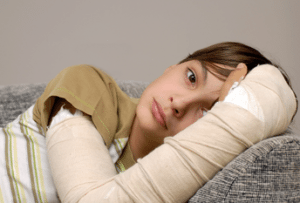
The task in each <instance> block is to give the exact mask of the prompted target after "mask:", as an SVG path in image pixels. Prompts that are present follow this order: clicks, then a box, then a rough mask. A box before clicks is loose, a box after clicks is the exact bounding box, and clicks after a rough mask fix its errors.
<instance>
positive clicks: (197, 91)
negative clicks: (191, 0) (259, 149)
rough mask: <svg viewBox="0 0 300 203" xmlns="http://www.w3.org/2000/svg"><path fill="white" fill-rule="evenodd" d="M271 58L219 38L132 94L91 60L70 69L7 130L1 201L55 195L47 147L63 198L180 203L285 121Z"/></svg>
mask: <svg viewBox="0 0 300 203" xmlns="http://www.w3.org/2000/svg"><path fill="white" fill-rule="evenodd" d="M260 64H269V65H262V66H258V67H256V66H257V65H260ZM271 65H273V64H272V63H271V62H270V61H269V60H268V59H266V58H265V57H264V56H262V55H261V54H260V53H259V52H258V51H257V50H255V49H253V48H251V47H248V46H246V45H243V44H240V43H220V44H216V45H213V46H211V47H208V48H205V49H202V50H199V51H197V52H195V53H194V54H192V55H190V56H188V57H187V58H186V59H184V60H183V61H181V62H180V63H179V64H176V65H174V66H171V67H169V68H168V69H167V70H166V71H165V73H164V74H163V75H162V76H161V77H160V78H158V79H157V80H156V81H154V82H153V83H152V84H151V85H149V86H148V87H147V88H146V90H145V91H144V93H143V95H142V96H141V98H140V100H139V101H137V100H134V99H130V98H128V97H127V96H126V95H125V94H124V93H123V92H122V91H121V90H120V89H119V88H118V87H117V85H116V83H115V82H114V81H113V80H112V79H111V78H110V77H109V76H107V75H106V74H105V73H103V72H101V71H100V70H98V69H96V68H94V67H91V66H76V67H70V68H67V69H65V70H63V71H62V72H61V73H60V74H59V75H58V76H57V77H56V78H54V79H53V80H52V81H51V82H50V83H49V84H48V86H47V87H46V89H45V92H44V93H43V95H42V96H41V97H40V98H39V99H38V100H37V102H36V104H35V105H34V106H32V107H31V108H30V109H29V110H28V111H27V112H25V113H24V114H23V115H21V116H20V117H19V118H18V119H17V120H16V121H15V122H13V123H11V124H9V125H8V126H7V127H6V129H4V131H3V132H4V136H3V137H5V139H6V140H5V143H6V145H5V146H3V148H2V149H5V153H3V154H6V157H5V161H4V162H3V163H1V164H3V167H1V168H2V169H3V168H4V169H5V170H3V173H1V174H6V175H4V178H3V180H4V181H3V182H2V183H1V190H2V191H6V192H7V193H5V198H6V199H7V200H8V201H10V200H11V201H12V198H14V199H13V200H14V201H22V200H24V199H26V200H28V201H30V200H32V202H33V201H35V202H37V201H41V200H48V201H58V199H57V197H56V195H55V187H54V185H53V182H52V179H51V173H50V171H49V165H48V161H47V157H46V148H47V153H48V157H49V161H50V166H51V169H52V176H53V179H54V181H55V186H56V189H57V191H58V194H59V197H60V199H61V200H62V201H63V202H96V201H97V202H105V201H107V202H133V201H136V202H184V201H187V200H188V198H189V197H191V196H192V195H193V194H194V193H195V192H196V190H197V189H198V188H199V187H201V186H202V185H203V184H204V183H205V182H206V181H207V180H209V179H210V178H211V177H213V175H214V174H215V173H216V172H217V171H218V170H220V169H221V168H222V167H224V166H225V165H226V164H227V163H228V162H229V161H230V160H232V159H233V158H234V157H236V156H237V155H238V154H239V153H241V152H242V151H243V150H245V149H246V148H247V147H250V146H251V145H252V144H254V143H256V142H258V141H260V140H261V139H264V138H267V137H270V136H274V135H277V134H280V133H282V132H283V131H285V130H286V128H287V127H288V125H289V124H290V122H291V120H292V118H293V116H294V115H295V113H296V109H297V102H296V101H297V100H296V96H295V94H294V93H293V91H292V89H291V87H290V83H289V80H288V77H287V75H286V74H285V72H284V71H283V70H282V69H281V68H279V67H278V68H275V67H274V66H271ZM255 67H256V68H255ZM252 69H253V70H252ZM247 72H250V73H249V74H248V75H247V77H246V78H245V80H243V81H242V82H241V83H240V85H237V84H238V83H236V82H240V81H241V78H243V77H245V76H246V74H247ZM224 81H226V82H224ZM231 87H232V88H231ZM229 89H231V90H230V91H229ZM228 91H229V94H228V96H227V97H226V98H225V96H226V95H227V93H228ZM283 92H284V94H283ZM265 95H268V96H267V98H266V97H265ZM224 99H225V100H224ZM223 100H224V101H223ZM274 108H275V109H277V111H274ZM206 114H207V115H206ZM204 115H206V116H205V117H203V116H204ZM202 117H203V118H202ZM199 118H202V119H200V120H199ZM18 122H19V123H18ZM278 123H280V124H281V125H278ZM188 126H190V127H188ZM187 127H188V128H187ZM15 134H19V135H20V136H21V138H17V139H23V140H24V141H23V145H22V144H20V143H21V141H19V140H17V141H16V138H15V137H14V135H15ZM44 135H46V139H47V147H46V143H45V139H44V137H43V136H44ZM14 143H15V145H14ZM15 146H16V147H17V148H15ZM35 148H37V150H35ZM154 149H155V150H154ZM22 150H23V151H22ZM21 151H22V152H21ZM9 152H11V153H9ZM12 152H16V153H12ZM150 152H151V153H150ZM19 154H22V155H23V157H22V156H21V155H19ZM24 156H25V157H24ZM21 157H22V158H21ZM16 160H18V161H16ZM37 162H39V164H36V163H37ZM18 163H19V164H18ZM5 165H6V167H5ZM131 166H132V167H131ZM129 168H130V169H129ZM126 169H128V170H126ZM125 170H126V171H125ZM117 171H118V172H120V171H125V172H124V173H120V174H117ZM21 173H22V174H21ZM9 191H10V192H9Z"/></svg>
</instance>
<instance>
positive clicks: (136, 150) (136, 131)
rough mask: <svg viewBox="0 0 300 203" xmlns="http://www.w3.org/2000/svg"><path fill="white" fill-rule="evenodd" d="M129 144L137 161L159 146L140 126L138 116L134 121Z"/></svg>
mask: <svg viewBox="0 0 300 203" xmlns="http://www.w3.org/2000/svg"><path fill="white" fill-rule="evenodd" d="M129 144H130V149H131V152H132V155H133V158H134V160H135V161H137V159H139V158H143V157H144V156H146V155H147V154H149V153H150V152H151V151H152V150H154V149H155V148H156V147H158V143H156V142H153V141H151V140H150V139H149V138H148V137H147V136H146V135H145V133H144V132H143V131H142V130H141V129H140V128H139V124H138V120H137V119H136V118H135V119H134V121H133V125H132V129H131V134H130V136H129Z"/></svg>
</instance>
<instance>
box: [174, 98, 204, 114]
mask: <svg viewBox="0 0 300 203" xmlns="http://www.w3.org/2000/svg"><path fill="white" fill-rule="evenodd" d="M169 100H170V102H171V109H172V112H173V115H174V116H175V117H177V118H181V117H183V116H184V115H185V114H186V113H187V112H188V111H189V110H192V109H195V111H196V109H199V108H200V103H201V102H200V100H201V99H200V97H199V95H192V94H189V95H186V96H179V95H173V96H171V97H170V98H169Z"/></svg>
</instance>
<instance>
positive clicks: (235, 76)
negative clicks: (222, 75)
mask: <svg viewBox="0 0 300 203" xmlns="http://www.w3.org/2000/svg"><path fill="white" fill-rule="evenodd" d="M247 72H248V68H247V66H246V64H244V63H239V64H238V66H237V67H236V69H235V70H233V71H232V72H231V73H230V74H229V76H228V78H227V79H226V81H225V83H224V84H223V86H222V88H221V91H220V97H219V101H223V100H224V99H225V97H226V96H227V94H228V92H229V90H230V88H231V87H232V85H233V83H234V82H241V81H242V80H243V79H244V77H245V76H246V75H247Z"/></svg>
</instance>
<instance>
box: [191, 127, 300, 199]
mask: <svg viewBox="0 0 300 203" xmlns="http://www.w3.org/2000/svg"><path fill="white" fill-rule="evenodd" d="M195 202H300V136H299V135H294V134H289V133H286V134H284V135H281V136H277V137H273V138H269V139H266V140H264V141H261V142H259V143H257V144H256V145H254V146H252V147H251V148H249V149H248V150H246V151H245V152H244V153H242V154H241V155H239V156H238V157H237V158H236V159H234V160H233V161H232V162H230V163H229V164H228V165H227V166H226V167H225V168H224V169H223V170H222V171H220V172H219V173H218V174H217V175H216V176H215V177H214V178H213V179H212V180H210V181H209V182H207V183H206V184H205V185H204V186H203V187H202V188H201V189H199V190H198V191H197V193H196V194H195V195H194V196H193V197H192V198H191V199H190V200H189V203H195Z"/></svg>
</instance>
